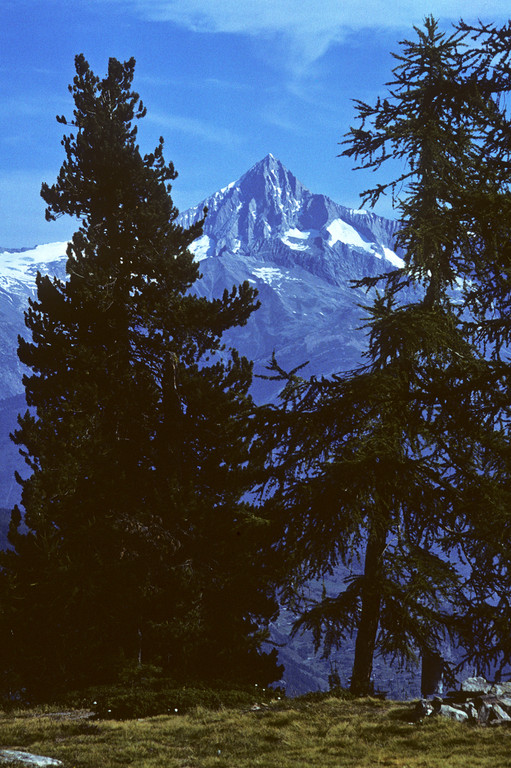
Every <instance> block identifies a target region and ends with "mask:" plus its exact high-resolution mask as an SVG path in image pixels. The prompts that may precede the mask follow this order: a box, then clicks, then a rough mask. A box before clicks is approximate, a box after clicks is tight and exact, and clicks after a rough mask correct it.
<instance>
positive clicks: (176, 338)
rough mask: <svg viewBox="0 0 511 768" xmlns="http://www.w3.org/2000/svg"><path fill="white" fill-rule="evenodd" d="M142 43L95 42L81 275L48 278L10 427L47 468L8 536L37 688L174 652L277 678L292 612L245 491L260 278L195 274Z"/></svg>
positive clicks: (207, 667) (21, 628)
mask: <svg viewBox="0 0 511 768" xmlns="http://www.w3.org/2000/svg"><path fill="white" fill-rule="evenodd" d="M134 66H135V61H134V59H130V60H129V61H127V62H125V63H120V62H119V61H117V60H116V59H110V62H109V67H108V74H107V76H106V77H105V78H104V79H100V78H98V77H97V76H96V75H95V74H94V73H93V72H92V71H91V69H90V67H89V65H88V63H87V62H86V61H85V59H84V57H83V55H80V56H77V57H76V77H75V78H74V81H73V84H72V85H71V86H70V87H69V90H70V92H71V94H72V97H73V99H74V103H75V109H74V117H73V120H72V122H70V123H67V122H66V120H65V118H63V117H60V118H57V119H58V121H59V122H60V123H63V124H65V125H67V126H69V128H70V132H69V133H68V134H67V135H66V136H64V139H63V141H62V145H63V147H64V151H65V156H66V157H65V160H64V162H63V165H62V168H61V170H60V173H59V175H58V178H57V181H56V183H55V184H54V185H52V186H48V185H47V184H43V187H42V191H41V194H42V197H43V199H44V200H45V202H46V203H47V211H46V216H47V218H48V219H50V220H51V219H55V218H57V217H58V216H61V215H64V214H66V215H72V216H76V217H77V218H78V220H79V222H80V226H79V228H78V230H77V231H76V233H75V234H74V235H73V238H72V241H71V242H70V243H69V245H68V251H67V257H68V261H67V273H68V279H67V281H61V280H58V279H50V278H49V277H42V276H41V275H38V277H37V298H36V299H34V300H32V301H30V306H29V309H28V310H27V313H26V325H27V328H28V330H29V331H30V334H31V340H24V339H20V342H19V357H20V359H21V361H22V362H23V363H24V364H25V365H27V366H28V367H29V368H30V369H31V373H30V374H28V375H27V376H25V379H24V384H25V388H26V397H27V403H28V405H29V406H30V411H27V413H26V414H25V415H23V416H21V417H20V418H19V428H18V430H17V431H16V433H15V434H14V436H13V439H14V441H15V443H16V444H18V445H19V446H20V449H21V453H22V454H23V456H24V457H25V459H26V461H27V464H28V465H29V467H30V469H31V470H32V474H31V475H30V477H29V478H28V479H27V480H20V482H21V485H22V506H23V508H24V515H23V521H24V525H25V526H26V527H23V526H20V521H21V512H20V510H18V509H15V510H14V512H13V515H12V521H11V527H10V543H11V545H12V549H11V550H10V551H7V552H5V553H3V554H2V556H1V568H2V593H1V599H2V601H1V634H2V649H3V650H2V652H3V654H4V659H3V664H2V666H3V667H4V668H5V669H7V670H8V671H10V674H11V683H10V684H11V685H18V687H19V686H22V687H23V688H25V689H27V690H28V691H29V693H30V694H32V695H39V696H47V695H51V693H52V692H53V691H59V690H63V689H65V688H69V687H75V688H76V687H78V686H82V685H90V684H93V683H97V682H109V681H112V680H115V678H116V676H117V674H118V673H119V672H120V671H121V670H122V668H123V666H125V665H127V666H128V667H129V666H130V665H131V666H132V665H133V664H152V665H158V666H159V667H160V668H161V669H162V670H163V672H164V673H165V674H166V675H168V676H172V677H173V678H174V679H176V680H177V681H183V680H184V681H189V680H191V679H195V680H204V679H208V678H215V679H217V678H218V679H220V678H223V679H228V680H229V681H234V682H235V681H248V680H250V681H252V682H253V681H254V680H258V681H260V682H262V683H263V684H265V683H267V682H269V681H271V680H273V679H275V677H276V676H278V670H277V668H276V665H275V659H274V656H273V655H270V656H265V655H260V654H259V648H260V644H261V641H262V639H263V636H264V632H262V631H260V627H261V626H262V627H264V624H265V622H267V621H268V620H269V618H270V617H271V616H272V615H273V613H274V611H275V602H274V600H273V598H272V595H271V590H270V589H269V588H268V582H267V577H266V576H265V573H266V571H265V567H264V563H263V560H262V551H263V546H264V539H265V536H266V528H265V526H264V525H262V524H261V520H260V519H259V518H258V517H257V515H256V513H255V511H254V510H253V509H252V508H251V507H250V505H249V504H248V503H246V502H245V501H243V498H244V496H245V494H246V491H247V489H248V488H250V487H251V484H252V480H251V475H250V472H249V471H248V469H243V467H246V466H247V464H248V460H249V457H250V456H249V445H250V421H251V414H252V408H253V404H252V401H251V398H250V396H249V395H248V389H249V386H250V383H251V378H252V367H251V364H250V363H249V362H248V361H247V360H246V359H245V358H242V357H240V356H239V355H238V354H237V353H236V352H235V351H231V352H230V354H227V352H225V353H224V354H221V352H222V347H221V336H222V333H223V332H224V331H225V330H226V329H227V328H230V327H232V326H235V325H243V324H244V323H246V321H247V319H248V317H249V316H250V314H251V313H252V312H253V311H254V310H255V309H257V306H258V302H257V300H256V294H255V292H254V290H253V289H252V288H251V287H250V286H249V285H248V283H245V284H243V285H241V286H238V287H234V288H233V289H232V291H231V292H228V291H225V293H224V295H223V297H222V298H220V299H215V300H211V301H210V300H207V299H204V298H199V297H197V296H196V295H194V294H193V293H191V292H190V291H189V289H190V287H191V286H192V285H193V283H194V282H195V281H196V280H197V279H198V278H199V277H200V275H199V270H198V266H197V264H196V263H195V262H194V260H193V254H192V253H191V252H190V251H189V250H188V247H189V246H190V244H191V243H192V242H193V240H194V239H195V238H197V237H198V236H199V235H200V234H201V228H202V224H201V223H199V224H197V225H195V226H194V227H192V228H191V229H188V230H184V229H183V228H182V227H180V226H179V225H178V224H177V223H176V216H177V213H178V212H177V210H176V208H175V206H174V205H173V202H172V199H171V196H170V191H171V182H172V181H173V180H174V179H175V177H176V173H175V170H174V167H173V165H172V163H167V162H166V161H165V160H164V156H163V139H160V142H159V144H158V146H157V147H156V149H155V150H154V152H153V153H151V154H148V155H145V156H142V155H141V154H140V151H139V147H138V145H137V143H136V141H137V128H136V126H135V125H134V121H135V120H138V119H140V118H142V117H144V115H145V108H144V106H143V104H142V102H141V101H140V100H139V97H138V94H137V93H135V92H134V91H133V90H132V88H131V84H132V80H133V75H134Z"/></svg>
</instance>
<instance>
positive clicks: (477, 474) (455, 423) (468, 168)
mask: <svg viewBox="0 0 511 768" xmlns="http://www.w3.org/2000/svg"><path fill="white" fill-rule="evenodd" d="M415 31H416V33H417V39H416V40H414V41H404V43H402V49H401V52H400V53H399V54H398V55H396V59H397V61H398V64H397V66H396V68H395V69H394V70H393V74H394V80H393V82H392V83H390V84H389V91H388V94H387V98H385V99H378V101H377V103H376V105H374V106H371V105H368V104H365V103H362V102H357V112H358V116H359V118H360V124H359V125H358V126H357V127H356V128H352V129H351V131H350V133H349V134H348V135H347V137H346V144H347V148H346V149H345V151H344V153H343V154H344V155H346V156H348V157H354V158H355V159H357V160H359V161H361V167H364V168H372V169H373V170H377V169H378V168H379V167H380V166H381V165H382V164H383V163H385V162H386V161H387V160H388V159H394V160H399V161H400V164H401V165H402V167H403V169H404V170H403V172H402V173H401V174H400V176H399V177H398V178H397V179H395V180H393V181H392V182H390V183H388V184H379V185H377V186H376V187H375V188H374V189H372V190H369V191H368V192H366V193H364V201H365V202H368V201H369V202H371V203H374V202H376V201H377V200H378V198H379V197H380V196H381V195H382V194H385V193H387V192H391V193H392V196H393V200H394V202H395V205H396V209H397V211H398V212H399V214H400V217H401V220H402V227H401V229H400V232H399V234H398V238H397V245H398V246H399V247H400V248H401V249H402V252H403V253H404V266H403V267H402V268H400V269H397V270H395V271H394V272H392V273H390V274H388V275H382V276H381V277H380V278H377V279H367V280H365V281H362V285H365V286H366V287H367V288H374V287H375V286H377V285H378V283H380V284H382V285H383V292H382V293H380V294H378V293H377V295H376V298H375V300H374V303H373V305H372V306H371V307H369V308H367V312H368V320H367V327H368V336H369V348H368V352H367V363H366V365H364V366H362V367H360V368H359V369H357V370H355V371H353V372H351V373H348V374H341V375H339V376H336V377H334V378H333V379H330V380H322V381H319V382H318V381H310V382H306V381H302V382H301V381H299V380H297V379H296V377H290V378H289V379H288V385H287V387H286V388H285V390H284V392H283V401H284V402H283V406H282V408H281V410H280V411H277V412H275V411H273V412H271V411H270V413H269V416H268V418H269V421H270V422H271V421H272V419H273V420H274V422H276V424H274V430H275V431H276V432H277V438H276V440H275V442H274V450H273V455H274V457H275V463H276V467H275V469H274V479H273V482H274V483H275V486H276V487H275V488H274V489H273V494H272V497H271V499H270V501H269V506H270V507H272V508H273V510H274V512H273V514H274V516H275V518H276V519H277V520H278V521H280V524H281V533H280V537H281V538H280V546H281V548H282V550H283V551H284V552H286V554H287V555H289V553H293V558H294V563H295V570H294V572H293V578H294V579H295V581H298V583H299V582H300V580H302V581H303V579H309V578H311V577H312V578H321V577H322V576H324V575H325V574H326V573H328V572H331V571H332V569H333V568H334V567H335V566H336V565H337V564H338V563H339V562H341V563H342V564H343V565H344V566H346V567H348V568H350V569H351V571H352V573H353V575H352V576H351V577H350V578H349V579H348V581H347V585H346V588H345V589H344V590H343V591H341V592H340V593H339V594H338V595H337V596H334V597H330V596H325V597H324V599H323V600H322V601H321V602H319V603H318V604H316V605H313V606H312V607H309V608H307V609H306V610H303V611H302V615H301V617H300V618H299V620H298V622H297V625H296V628H297V629H299V628H303V627H305V628H310V629H312V630H313V632H314V633H315V637H316V642H317V644H318V645H319V644H320V642H321V641H322V640H323V641H324V644H325V649H326V652H328V651H329V649H330V648H331V647H332V646H334V645H338V644H339V643H340V642H341V641H342V639H343V638H344V637H345V636H346V634H347V633H352V632H354V631H355V632H356V647H355V660H354V666H353V673H352V679H351V688H352V690H353V691H354V692H356V693H367V692H369V691H370V688H371V685H370V680H371V671H372V664H373V658H374V654H375V652H377V651H379V652H381V653H383V654H384V655H388V656H398V657H401V658H405V659H406V658H410V657H413V656H414V654H416V653H417V652H418V651H419V652H421V651H422V652H436V651H437V650H438V647H439V645H440V644H441V642H442V641H443V639H444V638H445V637H446V635H447V634H448V633H450V632H454V631H455V630H457V631H459V630H460V628H461V622H459V621H458V620H457V619H456V616H457V615H461V616H467V615H468V614H469V607H468V606H469V604H470V599H471V596H472V593H473V584H474V582H473V580H469V582H468V583H467V582H465V577H464V576H463V575H462V573H461V572H460V570H459V569H458V568H455V567H454V565H456V564H462V561H463V559H464V556H465V552H466V547H465V545H466V544H467V543H468V542H472V544H471V548H472V553H473V552H474V547H475V546H476V544H474V542H473V539H475V541H476V542H477V540H479V541H480V542H485V541H487V537H486V536H485V535H484V534H483V526H482V525H481V516H482V514H483V513H482V507H481V503H482V501H483V499H484V500H485V501H486V513H487V512H488V510H489V509H491V511H492V514H494V516H495V519H497V518H498V519H501V520H502V510H503V495H502V486H501V485H500V484H499V483H498V482H495V481H496V476H495V471H492V469H491V465H492V464H493V466H494V465H495V460H496V457H497V454H496V452H495V447H496V442H498V440H499V439H500V437H499V435H497V434H496V433H495V418H496V412H495V410H493V411H491V408H492V406H494V405H495V398H494V394H493V392H494V390H493V389H492V387H489V386H488V375H489V374H490V378H491V381H492V382H493V383H497V382H498V377H499V375H500V373H499V371H497V370H495V368H492V367H491V366H490V365H489V364H488V360H486V359H485V358H484V357H483V356H482V354H481V353H480V350H479V348H478V346H477V344H476V339H475V337H474V334H473V333H472V332H471V325H470V324H469V323H467V321H466V318H465V317H464V316H463V312H462V311H460V310H462V309H463V307H461V308H460V306H459V303H458V302H459V300H460V291H461V285H462V284H463V283H464V284H465V289H466V290H469V285H470V281H471V279H472V278H473V276H474V271H475V266H474V265H475V264H476V263H477V259H478V258H479V251H480V248H477V247H475V243H474V237H473V235H472V234H471V226H472V224H473V216H472V217H470V216H468V215H467V200H468V199H469V197H470V194H471V192H472V191H473V187H474V183H475V182H476V181H477V179H478V178H479V177H480V173H481V169H482V160H483V146H484V141H483V137H484V136H485V134H486V132H487V127H488V125H489V121H491V120H493V119H494V118H495V116H496V115H497V113H498V107H497V105H496V103H495V98H494V95H495V92H494V90H492V88H491V84H490V83H487V84H486V86H487V87H484V88H480V87H479V83H478V78H477V63H478V61H479V59H478V52H477V50H473V49H470V48H468V47H467V46H466V38H467V35H466V32H465V31H457V32H455V33H454V34H452V35H450V36H448V35H446V34H443V33H441V32H440V31H439V29H438V25H437V23H436V22H435V20H434V19H432V18H428V19H426V21H425V25H424V28H416V30H415ZM486 202H487V203H488V200H486ZM381 290H382V289H381V288H380V291H381ZM463 295H464V296H466V294H463ZM465 305H467V302H466V298H465ZM273 368H274V373H275V372H276V373H277V375H281V376H283V375H285V374H284V373H283V372H282V371H280V372H279V371H278V369H277V366H276V364H274V366H273ZM499 390H501V387H499ZM500 415H502V411H501V410H500ZM469 565H474V561H473V560H471V563H470V564H469ZM479 575H481V574H479ZM482 581H483V582H484V588H485V590H486V595H488V593H489V592H491V590H492V588H493V586H492V585H494V580H493V579H492V577H491V575H490V576H489V578H487V579H485V578H483V579H482Z"/></svg>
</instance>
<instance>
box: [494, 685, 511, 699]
mask: <svg viewBox="0 0 511 768" xmlns="http://www.w3.org/2000/svg"><path fill="white" fill-rule="evenodd" d="M491 692H492V693H494V694H495V695H496V696H505V695H506V694H509V695H510V696H511V682H510V683H495V684H494V685H492V689H491Z"/></svg>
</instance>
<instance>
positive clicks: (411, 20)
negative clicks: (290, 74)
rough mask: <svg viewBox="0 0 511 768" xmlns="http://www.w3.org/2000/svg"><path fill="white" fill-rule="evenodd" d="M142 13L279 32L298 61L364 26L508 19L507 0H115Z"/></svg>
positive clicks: (256, 32)
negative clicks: (431, 20)
mask: <svg viewBox="0 0 511 768" xmlns="http://www.w3.org/2000/svg"><path fill="white" fill-rule="evenodd" d="M116 2H122V3H129V4H130V5H131V6H132V7H135V8H136V9H137V11H138V12H139V13H140V14H141V15H142V16H143V17H145V18H147V19H150V20H153V21H171V22H174V23H176V24H179V25H181V26H183V27H186V28H188V29H191V30H194V31H198V32H209V33H213V32H222V33H237V34H246V35H250V36H255V37H259V36H264V37H269V36H274V35H278V36H279V37H280V39H281V41H283V43H284V44H285V45H286V47H288V48H289V50H290V52H291V53H292V55H293V58H296V59H298V58H300V59H301V61H302V62H303V64H307V63H310V62H312V61H314V60H316V59H318V58H319V57H320V56H321V55H322V54H323V53H325V52H326V50H327V49H328V48H329V47H330V46H331V45H332V44H333V43H335V42H339V41H341V40H342V39H343V37H344V36H345V35H346V34H347V33H350V32H354V31H356V30H359V29H363V28H372V27H374V28H384V29H385V28H386V29H402V28H409V27H410V26H412V25H413V24H420V23H421V22H422V20H423V18H424V17H425V16H426V15H429V14H433V15H434V16H436V17H438V18H441V19H451V20H453V21H456V20H458V19H459V18H460V17H467V18H468V17H470V18H472V19H474V18H477V17H479V16H481V17H482V18H484V19H488V20H492V19H496V20H497V19H507V17H508V14H509V0H471V2H470V3H468V4H467V3H466V0H419V1H418V2H417V0H321V2H319V0H316V2H311V0H309V1H308V2H307V0H274V2H269V0H116Z"/></svg>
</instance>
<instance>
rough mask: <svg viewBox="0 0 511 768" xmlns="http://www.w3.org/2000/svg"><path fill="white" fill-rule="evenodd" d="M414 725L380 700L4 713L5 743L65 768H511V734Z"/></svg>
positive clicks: (397, 706) (402, 708)
mask: <svg viewBox="0 0 511 768" xmlns="http://www.w3.org/2000/svg"><path fill="white" fill-rule="evenodd" d="M410 721H411V708H410V706H409V705H406V704H401V703H395V702H381V701H377V700H372V699H365V700H359V701H341V700H338V699H326V700H325V701H322V702H309V703H307V702H301V701H299V700H298V701H296V700H295V701H293V700H288V701H281V702H275V704H273V705H270V706H269V707H267V708H263V709H261V710H258V711H252V710H248V711H242V710H222V711H217V712H211V711H207V710H204V709H197V710H196V711H194V712H193V713H191V714H188V715H183V716H173V717H168V716H161V717H152V718H147V719H144V720H128V721H122V722H120V721H112V720H109V721H94V720H91V719H89V718H87V717H85V716H74V717H70V716H67V717H62V716H55V715H52V714H51V713H48V712H17V713H12V714H4V715H0V744H1V746H2V747H4V748H21V749H27V750H29V751H31V752H34V753H36V754H43V755H47V756H49V757H55V758H58V759H60V760H62V761H63V762H64V765H65V766H66V768H98V767H100V768H120V767H121V766H136V768H255V767H256V766H257V767H260V768H341V766H342V768H374V767H375V766H382V767H384V766H385V767H386V768H506V766H509V768H511V729H508V728H506V727H499V728H487V729H484V728H481V727H474V726H468V725H466V724H459V723H454V722H450V721H447V720H440V719H438V720H431V721H427V722H425V723H423V724H421V725H416V724H412V723H411V722H410Z"/></svg>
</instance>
